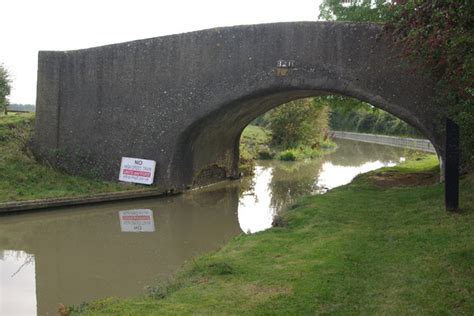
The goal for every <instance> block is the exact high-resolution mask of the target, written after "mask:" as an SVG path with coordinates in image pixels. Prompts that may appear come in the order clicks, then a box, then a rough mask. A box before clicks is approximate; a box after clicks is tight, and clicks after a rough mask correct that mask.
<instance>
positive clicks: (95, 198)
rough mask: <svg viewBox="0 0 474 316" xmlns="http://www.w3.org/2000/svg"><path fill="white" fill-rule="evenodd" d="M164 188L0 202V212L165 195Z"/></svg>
mask: <svg viewBox="0 0 474 316" xmlns="http://www.w3.org/2000/svg"><path fill="white" fill-rule="evenodd" d="M166 193H167V192H166V191H163V190H151V189H150V190H133V191H122V192H110V193H100V194H94V195H89V196H76V197H61V198H51V199H40V200H29V201H15V202H6V203H0V214H7V213H14V212H21V211H32V210H37V209H45V208H53V207H60V206H74V205H83V204H94V203H101V202H110V201H119V200H130V199H139V198H144V197H152V196H160V195H165V194H166Z"/></svg>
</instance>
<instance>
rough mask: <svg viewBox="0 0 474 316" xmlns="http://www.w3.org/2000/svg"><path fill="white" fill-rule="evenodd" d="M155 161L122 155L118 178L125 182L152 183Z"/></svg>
mask: <svg viewBox="0 0 474 316" xmlns="http://www.w3.org/2000/svg"><path fill="white" fill-rule="evenodd" d="M155 166H156V162H155V161H154V160H146V159H139V158H129V157H122V164H121V165H120V175H119V180H120V181H125V182H133V183H141V184H152V183H153V178H154V176H155Z"/></svg>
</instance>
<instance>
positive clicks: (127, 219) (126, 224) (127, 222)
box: [119, 209, 155, 233]
mask: <svg viewBox="0 0 474 316" xmlns="http://www.w3.org/2000/svg"><path fill="white" fill-rule="evenodd" d="M119 218H120V229H121V230H122V232H133V233H144V232H154V231H155V222H154V221H153V211H152V210H146V209H138V210H128V211H120V212H119Z"/></svg>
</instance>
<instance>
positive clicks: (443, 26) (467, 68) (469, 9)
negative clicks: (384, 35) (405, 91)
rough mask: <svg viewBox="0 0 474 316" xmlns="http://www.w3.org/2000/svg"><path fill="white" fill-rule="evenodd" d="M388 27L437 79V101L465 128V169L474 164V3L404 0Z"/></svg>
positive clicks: (470, 0) (410, 53)
mask: <svg viewBox="0 0 474 316" xmlns="http://www.w3.org/2000/svg"><path fill="white" fill-rule="evenodd" d="M392 10H393V15H392V19H391V20H390V21H389V23H387V24H386V28H387V31H388V32H391V33H392V34H393V35H394V36H395V38H396V40H397V41H398V42H399V43H400V44H401V45H402V47H403V49H404V51H403V52H404V55H405V56H408V57H410V58H413V59H414V60H416V62H417V63H419V64H422V65H424V67H425V69H427V70H429V71H430V72H431V73H432V75H433V76H434V77H435V78H436V79H437V91H438V95H437V99H438V102H439V103H441V104H445V105H446V107H447V109H448V112H449V115H450V116H451V118H453V119H454V120H455V121H456V122H457V123H458V124H459V125H460V127H461V148H462V159H463V164H464V165H465V166H467V165H474V137H472V135H474V49H473V47H474V1H472V0H398V1H397V2H396V3H395V4H394V6H393V8H392Z"/></svg>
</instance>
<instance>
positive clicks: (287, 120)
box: [265, 98, 329, 148]
mask: <svg viewBox="0 0 474 316" xmlns="http://www.w3.org/2000/svg"><path fill="white" fill-rule="evenodd" d="M328 120H329V111H328V107H327V105H325V104H322V103H316V102H315V101H314V99H311V98H306V99H298V100H295V101H292V102H289V103H287V104H284V105H281V106H279V107H277V108H276V109H274V110H272V111H270V112H269V113H267V114H266V116H265V121H266V123H267V125H268V127H269V128H270V130H271V132H272V143H273V144H274V145H277V146H281V147H283V148H296V147H298V146H317V145H318V144H319V142H320V140H321V139H322V138H324V137H325V135H326V133H327V128H328Z"/></svg>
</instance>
